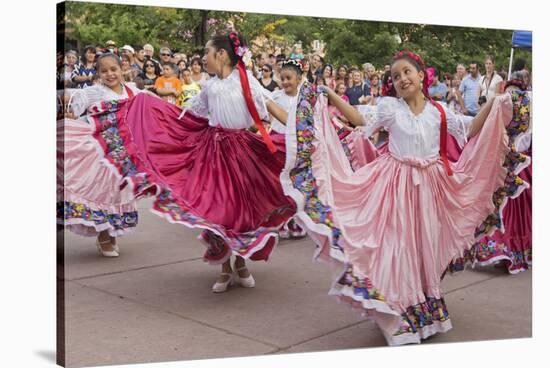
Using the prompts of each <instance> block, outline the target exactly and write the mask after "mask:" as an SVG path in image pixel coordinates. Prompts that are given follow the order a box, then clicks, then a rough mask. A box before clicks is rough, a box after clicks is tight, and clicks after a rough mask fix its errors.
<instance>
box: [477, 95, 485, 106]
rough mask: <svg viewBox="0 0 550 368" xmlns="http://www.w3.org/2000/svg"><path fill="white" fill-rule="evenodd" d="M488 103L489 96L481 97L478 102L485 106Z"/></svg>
mask: <svg viewBox="0 0 550 368" xmlns="http://www.w3.org/2000/svg"><path fill="white" fill-rule="evenodd" d="M486 102H487V96H479V100H478V101H477V103H478V104H480V105H483V104H484V103H486Z"/></svg>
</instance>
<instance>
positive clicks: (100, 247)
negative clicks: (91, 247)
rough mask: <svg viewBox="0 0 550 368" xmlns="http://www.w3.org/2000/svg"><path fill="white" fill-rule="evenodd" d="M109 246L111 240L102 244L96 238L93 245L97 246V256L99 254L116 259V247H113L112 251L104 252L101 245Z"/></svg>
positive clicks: (117, 253) (117, 254) (117, 251)
mask: <svg viewBox="0 0 550 368" xmlns="http://www.w3.org/2000/svg"><path fill="white" fill-rule="evenodd" d="M104 244H105V245H106V244H111V240H110V239H109V240H104V241H102V242H100V241H99V239H97V238H96V240H95V245H96V246H97V250H98V252H99V254H101V255H102V256H103V257H118V256H119V249H118V247H117V246H116V245H113V250H104V249H103V247H102V245H104Z"/></svg>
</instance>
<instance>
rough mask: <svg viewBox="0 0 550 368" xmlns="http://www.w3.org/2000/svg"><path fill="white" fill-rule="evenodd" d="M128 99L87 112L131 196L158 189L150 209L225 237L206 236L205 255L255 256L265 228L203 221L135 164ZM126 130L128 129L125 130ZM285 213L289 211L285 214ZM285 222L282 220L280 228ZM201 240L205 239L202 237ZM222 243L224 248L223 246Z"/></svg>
mask: <svg viewBox="0 0 550 368" xmlns="http://www.w3.org/2000/svg"><path fill="white" fill-rule="evenodd" d="M126 103H127V100H118V101H108V102H102V103H100V104H97V105H94V106H93V107H92V108H91V109H90V115H91V116H92V117H93V118H94V120H95V122H96V126H97V129H96V131H97V132H98V133H96V138H97V139H98V140H99V141H100V143H102V146H103V148H104V151H105V155H106V157H107V159H108V160H109V161H110V162H111V163H112V164H113V165H115V166H116V167H117V169H118V171H119V172H120V174H121V175H122V176H123V177H125V178H127V179H130V180H132V183H133V185H134V195H135V196H136V198H137V197H140V196H144V195H147V194H149V193H150V192H151V190H153V191H154V192H156V190H157V189H159V190H160V193H159V194H158V195H157V197H156V200H155V202H154V204H153V208H154V209H155V210H156V211H157V212H159V213H161V214H163V215H165V216H167V217H168V218H169V219H170V220H171V221H173V222H180V223H183V224H187V225H190V226H193V227H201V228H205V229H210V230H215V231H217V232H218V233H221V234H224V237H223V238H221V237H219V239H217V238H216V237H215V236H214V235H215V234H214V233H211V234H212V236H209V237H207V239H205V241H207V242H209V243H210V240H212V242H211V244H210V245H211V247H212V249H209V250H207V255H205V257H206V256H208V255H209V252H210V253H211V254H210V255H215V254H220V252H222V248H226V247H227V246H229V247H230V248H231V249H232V250H233V251H234V252H237V253H238V254H241V255H246V254H250V253H254V251H255V248H256V247H257V246H258V245H260V244H261V241H262V239H263V238H265V236H266V235H268V234H269V233H271V232H272V230H270V229H267V228H265V227H260V228H258V229H256V230H255V231H251V232H247V233H235V232H233V231H231V230H230V229H226V228H224V227H223V226H221V225H217V224H212V223H210V222H208V221H207V220H206V219H204V218H202V217H200V216H197V215H195V214H194V213H193V212H192V211H191V210H190V209H189V208H186V207H183V204H180V203H179V202H178V201H176V199H175V198H174V197H173V196H172V193H171V192H170V190H169V189H168V188H165V187H163V186H162V185H161V184H160V183H157V181H156V180H155V179H154V177H152V176H151V175H150V174H149V173H148V172H147V171H146V169H145V165H144V164H143V163H142V162H141V161H138V160H139V158H138V157H137V155H135V154H134V153H133V151H132V142H131V141H130V139H127V137H128V133H125V127H124V126H123V125H124V119H125V113H126V110H125V108H124V107H125V105H126ZM126 129H127V128H126ZM287 211H288V212H287ZM291 213H293V209H292V208H291V207H290V206H287V207H283V208H278V209H276V210H274V211H273V212H272V213H270V214H268V215H267V216H266V219H265V220H266V222H270V220H271V219H276V218H278V217H279V216H280V217H285V216H286V217H288V215H289V214H291ZM282 222H284V220H281V225H282ZM203 239H204V237H203ZM222 244H223V245H222Z"/></svg>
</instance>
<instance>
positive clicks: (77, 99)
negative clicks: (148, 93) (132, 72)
mask: <svg viewBox="0 0 550 368" xmlns="http://www.w3.org/2000/svg"><path fill="white" fill-rule="evenodd" d="M126 86H128V87H129V88H130V89H131V90H132V92H133V93H134V95H136V94H138V93H140V92H143V91H142V90H140V89H139V88H137V87H136V84H135V83H126ZM67 93H68V94H69V96H71V97H70V101H69V104H70V107H71V109H72V111H73V113H74V115H75V116H80V115H82V114H83V113H84V112H85V111H86V109H87V108H88V107H90V106H91V105H93V104H95V103H97V102H100V101H118V100H122V99H125V98H128V97H129V96H128V92H127V91H126V88H124V87H123V88H122V93H121V94H118V93H116V92H115V91H113V90H112V89H110V88H109V87H106V86H104V85H102V84H97V85H94V86H91V87H87V88H83V89H68V90H67Z"/></svg>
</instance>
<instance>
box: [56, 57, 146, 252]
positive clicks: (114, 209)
mask: <svg viewBox="0 0 550 368" xmlns="http://www.w3.org/2000/svg"><path fill="white" fill-rule="evenodd" d="M97 71H98V74H99V76H100V80H101V84H99V85H94V86H92V87H88V88H84V89H68V90H65V100H66V101H65V102H66V104H67V107H66V109H65V111H66V112H65V119H62V120H59V121H58V123H57V156H58V160H57V175H58V184H59V185H58V188H57V193H58V202H57V211H58V214H57V219H58V223H59V224H60V225H65V228H67V229H68V230H71V231H73V232H75V233H77V234H80V235H83V236H97V239H96V245H97V248H98V251H99V253H100V254H102V255H103V256H104V257H118V255H119V253H120V249H119V247H118V246H117V244H116V237H118V236H121V235H124V234H126V233H128V232H129V231H131V230H133V229H134V228H135V227H136V225H137V222H138V213H137V209H136V205H135V201H134V200H133V198H132V194H131V192H130V191H129V190H128V189H122V190H121V189H120V183H121V179H120V175H118V174H117V173H115V172H113V171H112V170H110V169H109V168H107V167H105V165H103V164H102V163H101V159H102V156H101V155H100V154H99V153H98V151H97V147H96V144H95V143H94V140H93V139H91V135H93V134H94V131H95V124H93V121H90V122H88V120H87V117H80V116H81V115H82V114H83V113H84V112H86V110H88V109H89V108H90V107H92V106H93V105H94V104H96V103H98V102H101V101H117V100H120V99H128V98H131V97H133V96H134V95H136V94H138V93H139V92H140V90H139V89H137V87H136V86H135V85H134V84H133V83H128V84H124V83H123V78H122V68H121V61H120V59H119V58H118V56H116V55H114V54H110V53H109V54H103V55H102V56H100V57H99V58H98V60H97Z"/></svg>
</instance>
